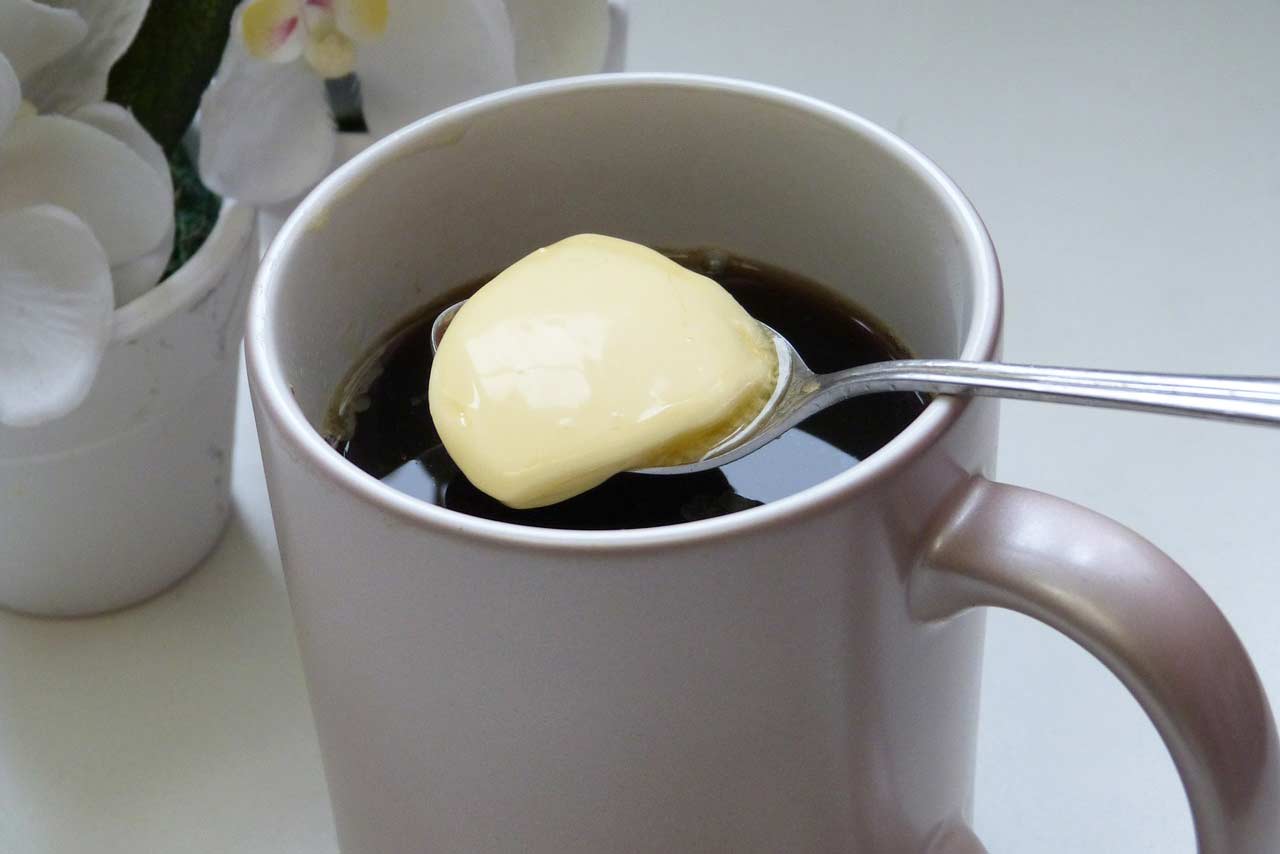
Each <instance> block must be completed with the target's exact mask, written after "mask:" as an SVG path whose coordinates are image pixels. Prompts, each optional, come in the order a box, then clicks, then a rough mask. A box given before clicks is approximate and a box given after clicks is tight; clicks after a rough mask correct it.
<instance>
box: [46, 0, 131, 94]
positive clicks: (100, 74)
mask: <svg viewBox="0 0 1280 854" xmlns="http://www.w3.org/2000/svg"><path fill="white" fill-rule="evenodd" d="M46 2H47V3H48V4H49V5H50V6H58V7H60V8H63V9H70V10H72V11H74V12H75V13H77V14H78V15H79V16H80V17H81V18H83V19H84V20H85V23H87V24H88V26H89V31H88V35H86V36H85V38H84V41H82V42H81V43H80V44H78V45H77V46H76V48H75V50H73V51H71V52H70V53H68V54H66V55H65V56H63V57H61V58H60V59H57V60H54V61H53V62H51V63H49V64H48V65H45V66H44V67H43V68H40V69H39V70H38V71H36V72H35V73H34V74H32V75H31V76H29V77H28V76H25V75H24V76H23V78H22V89H23V92H24V93H25V94H26V97H27V100H28V101H31V102H32V103H33V104H35V105H36V106H37V107H39V108H40V111H41V112H42V113H69V112H71V111H72V110H74V109H75V108H76V107H79V106H83V105H84V104H90V103H93V102H94V101H101V100H102V99H103V98H104V97H105V96H106V94H107V73H108V72H109V71H110V70H111V66H113V65H115V63H116V60H117V59H119V58H120V57H121V56H122V55H123V54H124V52H125V50H126V49H128V47H129V45H130V43H131V42H133V37H134V36H135V35H137V33H138V27H140V26H142V19H143V17H145V16H146V14H147V7H148V6H149V5H150V0H46Z"/></svg>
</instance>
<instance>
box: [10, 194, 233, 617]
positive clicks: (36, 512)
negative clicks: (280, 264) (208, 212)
mask: <svg viewBox="0 0 1280 854" xmlns="http://www.w3.org/2000/svg"><path fill="white" fill-rule="evenodd" d="M257 258H258V253H257V241H256V239H255V215H254V211H253V210H252V209H251V208H249V207H247V206H243V205H238V204H235V203H227V204H226V205H224V206H223V209H222V213H221V215H220V216H219V219H218V222H217V225H216V226H215V228H214V230H213V232H212V234H210V236H209V238H208V239H207V240H206V241H205V244H204V246H202V247H201V248H200V250H199V251H198V252H197V253H196V255H195V256H194V257H192V258H191V259H190V260H189V261H188V262H187V263H186V264H185V265H183V267H182V268H181V269H180V270H178V271H177V272H176V273H174V274H173V275H172V276H170V277H169V278H168V279H167V280H166V281H165V282H163V283H162V284H160V285H159V286H158V287H156V288H154V289H153V290H151V291H149V292H148V293H146V294H144V295H143V296H141V297H139V298H138V299H136V300H134V301H132V302H131V303H129V304H128V305H126V306H124V307H123V308H120V309H118V310H117V311H116V312H115V316H114V319H113V320H114V328H113V332H112V340H111V344H110V345H109V347H108V349H107V352H106V355H105V357H104V359H103V362H102V366H101V369H100V371H99V373H98V376H97V378H96V380H95V382H94V385H93V389H92V390H91V391H90V393H89V396H88V398H87V399H86V400H85V402H84V403H83V405H81V406H80V407H79V408H78V409H76V410H75V411H74V412H72V413H70V414H69V415H67V416H66V417H64V418H61V419H58V420H57V421H54V422H51V423H49V424H44V425H41V426H39V427H25V428H14V427H0V508H2V509H0V605H3V606H4V607H8V608H11V609H14V610H17V611H23V612H27V613H31V614H40V615H49V616H76V615H87V614H94V613H99V612H103V611H110V610H115V609H118V608H123V607H125V606H128V605H132V604H134V603H136V602H140V601H142V600H144V599H147V598H149V597H151V596H153V595H155V594H156V593H159V592H160V591H162V590H164V589H165V588H166V587H168V586H170V585H171V584H173V583H174V582H176V581H177V580H178V579H180V578H182V577H183V576H184V575H185V574H186V573H188V572H189V571H190V570H191V569H192V568H194V567H195V566H196V564H198V563H199V562H200V560H201V559H202V558H203V557H204V556H205V555H206V554H207V553H208V552H209V550H210V549H211V548H212V547H213V546H214V544H215V543H216V542H217V541H218V538H219V536H220V534H221V532H222V530H223V528H224V527H225V524H226V520H227V516H228V513H229V511H230V506H231V505H230V495H229V483H228V480H229V478H228V475H229V471H230V458H231V439H232V431H233V425H234V418H235V401H236V370H237V366H238V363H239V351H240V348H239V345H240V337H241V332H242V330H243V325H244V305H245V300H246V297H247V294H248V285H249V282H250V281H251V279H252V273H253V272H254V270H255V269H256V266H257Z"/></svg>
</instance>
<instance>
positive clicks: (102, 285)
mask: <svg viewBox="0 0 1280 854" xmlns="http://www.w3.org/2000/svg"><path fill="white" fill-rule="evenodd" d="M111 308H112V306H111V273H110V271H109V270H108V268H107V255H106V252H104V251H103V249H102V246H101V245H99V243H98V241H97V240H96V239H95V238H94V236H93V232H92V231H91V230H90V229H89V227H88V226H87V225H85V224H84V223H83V222H81V221H80V220H78V219H76V217H75V216H73V215H72V214H70V213H69V212H67V211H65V210H62V209H60V208H55V207H50V206H40V207H32V208H25V209H23V210H20V211H14V212H12V213H8V214H3V215H0V423H3V424H9V425H13V426H31V425H35V424H41V423H43V422H45V421H51V420H53V419H54V418H60V417H61V416H63V415H66V414H67V413H68V412H70V411H71V410H73V409H75V408H76V407H77V406H79V405H80V403H81V402H82V401H83V400H84V398H85V396H86V395H87V394H88V393H89V388H90V387H91V386H92V385H93V378H94V376H96V375H97V372H98V365H99V364H100V363H101V362H102V354H103V352H104V351H105V350H106V346H107V342H108V341H109V340H110V336H111Z"/></svg>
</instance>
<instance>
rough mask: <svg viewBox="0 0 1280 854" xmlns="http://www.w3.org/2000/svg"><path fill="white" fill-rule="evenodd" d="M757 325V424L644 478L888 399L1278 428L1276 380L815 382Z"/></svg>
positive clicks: (895, 369) (989, 375) (867, 368)
mask: <svg viewBox="0 0 1280 854" xmlns="http://www.w3.org/2000/svg"><path fill="white" fill-rule="evenodd" d="M461 307H462V303H456V304H454V305H451V306H449V307H448V308H446V309H445V310H444V311H442V312H440V315H439V316H438V317H437V318H436V320H435V323H433V324H432V326H431V347H432V349H433V350H434V349H435V348H436V347H437V346H438V345H439V343H440V339H441V338H442V337H443V336H444V332H445V330H446V329H447V328H448V327H449V323H450V321H452V320H453V316H454V315H455V314H457V313H458V309H459V308H461ZM760 325H761V326H763V327H764V328H765V330H766V331H767V332H768V333H769V335H770V336H772V338H773V345H774V347H775V349H776V350H777V353H778V384H777V386H776V387H775V388H774V390H773V394H772V395H771V396H770V398H769V401H768V402H767V403H766V404H765V406H764V409H762V410H761V411H760V414H759V415H757V416H756V418H755V420H753V421H751V422H750V423H749V424H747V425H745V426H743V427H741V428H740V429H739V430H737V432H735V433H733V435H731V436H729V437H728V438H726V439H725V440H724V441H722V442H721V443H720V444H718V445H716V446H715V447H714V448H712V449H711V450H710V451H708V452H707V453H706V454H705V455H704V456H703V457H702V459H700V460H697V461H695V462H691V463H687V464H685V465H679V466H661V467H659V468H647V469H637V471H638V472H640V473H641V474H689V473H691V472H697V471H703V470H704V469H711V468H717V467H719V466H722V465H725V464H726V463H731V462H733V461H734V460H736V459H739V458H741V457H745V456H746V455H747V454H750V453H751V452H752V451H755V450H757V449H759V448H760V447H762V446H764V445H767V444H768V443H769V442H772V441H773V440H774V439H776V438H778V437H779V436H781V435H782V434H783V433H785V432H786V431H787V430H790V429H791V428H792V427H794V426H796V425H797V424H799V423H800V422H801V421H804V420H805V419H806V418H808V417H809V416H811V415H814V414H816V413H818V412H821V411H822V410H824V409H826V408H827V407H828V406H831V405H833V404H836V403H839V402H840V401H842V400H847V399H849V398H851V397H857V396H858V395H862V394H875V393H877V392H884V391H917V392H929V393H933V394H974V395H981V396H986V397H1009V398H1017V399H1019V400H1044V401H1051V402H1054V403H1075V404H1082V405H1085V406H1101V407H1108V408H1111V409H1136V410H1142V411H1145V412H1164V413H1169V414H1174V415H1190V416H1193V417H1197V418H1212V419H1216V420H1220V421H1242V422H1248V423H1254V424H1280V378H1278V377H1219V376H1185V375H1179V374H1145V373H1129V372H1126V371H1097V370H1086V369H1082V368H1050V367H1041V366H1034V365H1007V364H1003V363H1000V362H964V361H959V360H956V359H900V360H897V361H893V362H876V363H874V364H870V365H859V366H858V367H856V368H850V369H848V370H846V371H837V372H836V373H833V374H815V373H814V372H813V371H811V370H809V368H808V366H807V365H805V363H804V360H803V359H801V358H800V354H799V353H797V352H796V351H795V348H794V347H792V346H791V343H790V342H789V341H787V339H785V338H783V337H782V336H781V335H779V334H778V333H777V332H775V331H774V330H773V329H770V328H769V327H768V326H765V324H763V323H762V324H760Z"/></svg>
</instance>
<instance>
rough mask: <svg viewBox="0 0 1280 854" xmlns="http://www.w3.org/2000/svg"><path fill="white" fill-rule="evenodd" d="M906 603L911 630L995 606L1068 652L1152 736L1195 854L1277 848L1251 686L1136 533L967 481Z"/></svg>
mask: <svg viewBox="0 0 1280 854" xmlns="http://www.w3.org/2000/svg"><path fill="white" fill-rule="evenodd" d="M908 597H909V604H910V608H911V612H912V615H913V616H914V617H915V618H916V619H919V620H924V621H936V620H945V619H947V618H949V617H952V616H954V615H956V614H959V613H960V612H962V611H965V610H967V609H969V608H975V607H980V606H986V607H997V608H1005V609H1008V610H1010V611H1017V612H1019V613H1022V614H1026V615H1027V616H1029V617H1033V618H1035V619H1036V620H1039V621H1040V622H1042V623H1045V624H1046V625H1048V626H1050V627H1052V628H1054V629H1057V630H1058V631H1059V632H1062V633H1063V634H1064V635H1066V636H1067V637H1069V638H1071V639H1072V640H1074V641H1075V642H1076V643H1078V644H1080V646H1082V647H1084V648H1085V649H1086V650H1088V651H1089V652H1090V653H1092V654H1093V655H1094V656H1095V657H1097V658H1098V659H1099V660H1100V661H1101V662H1102V663H1103V664H1105V665H1106V666H1107V667H1108V669H1110V670H1111V672H1112V673H1114V674H1115V675H1116V676H1118V677H1119V678H1120V681H1121V682H1123V683H1124V685H1125V687H1127V688H1128V689H1129V691H1130V692H1132V694H1133V696H1134V697H1135V698H1136V699H1137V700H1138V702H1139V703H1140V704H1141V705H1142V708H1143V709H1144V710H1145V711H1146V713H1147V715H1148V716H1149V717H1150V718H1151V722H1152V723H1153V724H1155V727H1156V729H1157V730H1158V731H1159V733H1160V737H1161V738H1162V739H1163V740H1164V743H1165V746H1166V747H1167V748H1168V749H1169V753H1170V754H1172V756H1173V761H1174V764H1175V765H1176V766H1177V769H1178V774H1179V776H1180V777H1181V778H1182V785H1183V787H1184V788H1185V789H1186V792H1187V799H1188V800H1189V801H1190V803H1191V814H1192V818H1193V820H1194V822H1195V829H1196V841H1197V845H1198V851H1199V852H1200V854H1274V852H1275V851H1276V850H1277V845H1280V755H1278V754H1277V750H1278V749H1280V742H1277V738H1276V725H1275V720H1274V718H1273V717H1272V714H1271V710H1270V708H1269V706H1268V704H1267V698H1266V695H1265V693H1264V692H1263V689H1262V685H1261V683H1260V682H1259V680H1258V675H1257V673H1256V672H1255V671H1254V669H1253V665H1252V664H1251V663H1250V661H1249V657H1248V655H1247V654H1246V653H1245V650H1244V647H1243V646H1242V645H1241V643H1240V640H1239V638H1237V637H1236V634H1235V632H1234V631H1233V630H1232V628H1231V626H1230V625H1229V624H1228V623H1227V620H1226V618H1225V617H1224V616H1223V615H1222V612H1221V611H1219V610H1218V608H1217V606H1216V605H1214V604H1213V601H1212V600H1210V598H1209V596H1208V594H1206V593H1205V592H1204V590H1202V589H1201V588H1200V586H1199V585H1198V584H1196V582H1195V581H1194V580H1192V578H1191V576H1190V575H1188V574H1187V573H1186V571H1185V570H1183V569H1182V567H1180V566H1178V564H1176V563H1174V562H1173V560H1172V559H1170V558H1169V557H1168V556H1167V555H1166V554H1164V553H1163V552H1161V551H1160V550H1159V549H1157V548H1156V547H1155V546H1153V545H1152V544H1151V543H1149V542H1147V541H1146V540H1145V539H1143V538H1142V537H1140V536H1139V535H1138V534H1136V533H1134V532H1133V531H1131V530H1129V529H1128V528H1126V527H1124V526H1123V525H1121V524H1119V523H1118V522H1115V521H1112V520H1111V519H1108V518H1106V517H1105V516H1102V515H1100V514H1098V513H1094V512H1093V511H1091V510H1087V509H1085V508H1083V507H1080V506H1079V505H1076V504H1072V503H1071V502H1068V501H1064V500H1062V499H1060V498H1054V497H1052V496H1049V495H1045V494H1044V493H1040V492H1035V491H1033V490H1029V489H1022V488H1019V487H1015V486H1007V485H1005V484H1000V483H993V482H991V481H988V480H985V479H982V478H975V479H974V480H973V481H972V482H971V483H970V484H969V485H968V486H967V487H966V488H965V489H964V490H962V494H961V495H960V496H959V499H958V500H957V501H956V502H954V503H953V504H951V505H950V508H949V510H948V511H947V512H946V513H945V514H944V518H943V519H942V521H941V522H940V523H939V524H938V525H937V526H936V527H935V528H934V530H933V532H932V534H931V536H930V538H929V539H928V541H927V546H926V550H925V553H924V554H923V555H922V558H921V560H920V561H919V562H918V563H917V564H916V566H915V567H914V569H913V570H912V573H911V576H910V578H909V581H908ZM962 850H968V849H962Z"/></svg>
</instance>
